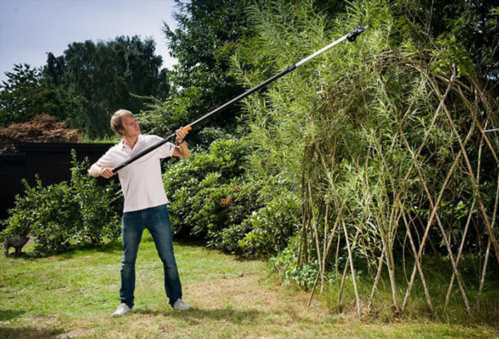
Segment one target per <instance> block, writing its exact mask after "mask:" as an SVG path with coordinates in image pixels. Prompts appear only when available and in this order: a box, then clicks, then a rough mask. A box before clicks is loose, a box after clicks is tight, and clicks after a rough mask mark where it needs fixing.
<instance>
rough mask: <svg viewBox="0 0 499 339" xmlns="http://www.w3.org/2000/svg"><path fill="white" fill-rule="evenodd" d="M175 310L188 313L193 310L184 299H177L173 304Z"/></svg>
mask: <svg viewBox="0 0 499 339" xmlns="http://www.w3.org/2000/svg"><path fill="white" fill-rule="evenodd" d="M173 308H174V309H176V310H177V311H187V310H188V309H190V308H191V305H189V304H186V303H184V302H183V300H182V299H177V301H175V303H174V304H173Z"/></svg>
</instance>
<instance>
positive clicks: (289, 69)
mask: <svg viewBox="0 0 499 339" xmlns="http://www.w3.org/2000/svg"><path fill="white" fill-rule="evenodd" d="M365 30H366V27H363V26H359V27H357V28H355V29H354V30H353V31H351V32H350V33H348V34H345V35H344V36H342V37H341V38H339V39H337V40H335V41H333V42H332V43H330V44H329V45H327V46H325V47H323V48H321V49H320V50H318V51H316V52H314V53H313V54H311V55H309V56H307V57H306V58H303V59H302V60H300V61H298V62H297V63H295V64H293V65H291V66H289V67H287V68H286V69H283V70H282V71H280V72H279V73H277V74H276V75H274V76H272V77H270V78H268V79H267V80H265V81H264V82H262V83H261V84H259V85H257V86H255V87H253V88H250V89H248V90H247V91H246V92H244V93H242V94H240V95H238V96H237V97H235V98H233V99H231V100H229V101H227V102H226V103H225V104H223V105H222V106H219V107H217V108H215V109H214V110H212V111H210V112H208V113H206V114H205V115H203V116H201V117H200V118H198V119H196V120H194V121H193V122H191V123H190V124H188V125H185V127H189V126H191V127H192V126H194V125H195V124H197V123H199V122H200V121H202V120H204V119H206V118H208V117H209V116H211V115H213V114H215V113H218V112H220V111H221V110H223V109H224V108H226V107H227V106H230V105H232V104H233V103H235V102H238V101H240V100H241V99H243V98H245V97H247V96H248V95H250V94H252V93H253V92H256V91H259V90H261V89H263V88H265V87H266V86H267V85H268V84H270V83H271V82H274V81H275V80H277V79H279V78H280V77H282V76H284V75H286V74H288V73H290V72H292V71H294V70H295V69H296V68H298V67H300V66H301V65H303V64H304V63H306V62H308V61H310V60H311V59H313V58H315V57H316V56H318V55H320V54H322V53H324V52H325V51H327V50H328V49H330V48H332V47H334V46H336V45H338V44H339V43H341V42H343V41H345V40H348V41H350V42H353V41H355V39H356V38H357V36H359V35H360V34H361V33H362V32H364V31H365ZM175 135H176V133H172V134H170V135H168V136H167V137H166V138H164V139H163V140H161V141H158V142H157V143H155V144H153V145H151V146H149V147H147V148H145V149H144V150H142V151H140V152H139V153H137V154H135V155H134V156H133V157H131V158H130V159H128V160H126V161H125V162H123V163H122V164H120V165H119V166H117V167H116V168H114V169H113V172H114V173H116V172H118V171H119V170H121V169H122V168H124V167H125V166H128V165H130V164H131V163H132V162H134V161H135V160H137V159H139V158H141V157H143V156H144V155H146V154H147V153H149V152H151V151H153V150H155V149H156V148H158V147H160V146H161V145H163V144H165V143H167V142H168V140H170V139H171V138H173V137H175Z"/></svg>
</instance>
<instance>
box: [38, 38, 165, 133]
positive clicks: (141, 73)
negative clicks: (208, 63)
mask: <svg viewBox="0 0 499 339" xmlns="http://www.w3.org/2000/svg"><path fill="white" fill-rule="evenodd" d="M154 52H155V45H154V41H153V40H144V41H142V40H141V39H140V38H139V37H137V36H133V37H124V36H121V37H117V38H116V39H114V40H112V41H109V42H98V43H95V42H93V41H90V40H87V41H85V42H75V43H72V44H70V45H69V46H68V48H67V49H66V50H65V51H64V54H63V55H62V56H60V57H57V58H56V57H54V56H53V55H51V54H49V57H48V62H47V66H46V67H45V75H46V77H47V80H48V81H49V82H50V83H52V84H54V85H59V86H64V88H65V89H66V90H67V91H68V92H70V93H72V94H74V95H75V97H76V98H77V101H78V103H79V107H82V108H83V109H82V110H76V111H71V112H68V117H69V118H70V119H71V121H72V123H73V125H75V126H77V127H80V128H83V129H84V130H85V131H86V132H87V134H89V135H90V136H103V135H106V134H108V133H109V128H108V123H109V118H110V115H111V114H112V112H113V111H114V110H116V109H118V108H128V109H130V110H132V111H134V112H138V111H140V110H141V109H142V108H143V106H144V100H143V99H141V98H140V97H142V96H156V95H158V96H160V97H164V96H166V93H160V91H161V90H162V91H165V90H167V89H168V86H167V81H168V80H167V73H165V71H163V72H160V66H161V63H162V58H161V57H160V56H157V55H155V53H154Z"/></svg>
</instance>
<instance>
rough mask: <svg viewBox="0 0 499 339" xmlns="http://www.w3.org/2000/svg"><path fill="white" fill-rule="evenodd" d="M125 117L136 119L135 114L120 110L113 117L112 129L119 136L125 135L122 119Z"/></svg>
mask: <svg viewBox="0 0 499 339" xmlns="http://www.w3.org/2000/svg"><path fill="white" fill-rule="evenodd" d="M125 116H129V117H134V115H133V113H132V112H130V111H129V110H126V109H119V110H117V111H116V112H114V114H113V116H112V117H111V128H112V129H113V131H115V132H116V133H118V134H119V135H123V122H122V118H123V117H125Z"/></svg>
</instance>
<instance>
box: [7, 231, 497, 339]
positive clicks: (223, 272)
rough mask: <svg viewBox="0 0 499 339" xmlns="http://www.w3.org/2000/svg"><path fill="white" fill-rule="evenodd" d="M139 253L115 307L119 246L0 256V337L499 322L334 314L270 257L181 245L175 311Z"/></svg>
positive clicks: (259, 332) (480, 332) (268, 334)
mask: <svg viewBox="0 0 499 339" xmlns="http://www.w3.org/2000/svg"><path fill="white" fill-rule="evenodd" d="M144 236H145V237H144V238H143V240H142V244H141V247H140V250H139V257H138V260H137V283H136V291H135V302H136V305H135V308H134V312H133V313H132V314H130V315H127V316H125V317H121V318H112V317H110V314H111V313H112V311H113V310H114V308H115V307H116V305H117V304H118V302H119V300H118V290H119V262H120V256H121V251H120V247H119V245H113V246H108V247H107V248H105V249H100V250H96V249H83V250H74V251H72V252H69V253H66V254H62V255H57V256H51V257H47V258H41V259H30V258H21V259H13V258H5V257H3V255H2V256H1V258H0V338H29V337H33V338H50V337H57V338H70V337H91V338H106V337H107V338H120V337H126V338H136V337H147V338H159V337H161V338H170V337H172V338H173V337H175V338H184V337H194V338H232V337H236V338H260V337H265V338H274V337H283V338H284V337H286V338H289V337H293V338H310V337H345V338H346V337H348V338H351V337H361V338H378V337H393V338H435V337H440V338H441V337H446V338H450V337H466V338H469V337H487V338H490V337H499V329H497V328H493V327H487V326H468V325H466V324H463V325H456V324H446V323H441V322H430V321H423V320H421V321H401V322H392V323H383V322H368V323H365V322H360V321H358V320H356V319H355V317H354V316H348V315H337V314H332V313H330V312H329V311H328V308H327V306H326V303H324V302H320V301H314V302H313V303H312V306H311V307H310V308H307V306H306V305H307V301H308V293H305V292H302V291H298V290H295V289H293V288H290V287H285V286H281V285H280V284H279V282H278V281H277V279H276V277H275V276H274V275H273V274H271V273H269V270H268V268H267V266H266V264H265V263H264V262H261V261H238V260H237V259H236V258H234V257H232V256H228V255H224V254H221V253H219V252H217V251H213V250H208V249H205V248H203V247H199V246H192V245H185V244H176V247H175V250H176V257H177V263H178V266H179V270H180V276H181V280H182V284H183V290H184V300H185V301H186V302H188V303H190V304H192V305H193V309H192V310H189V311H186V312H177V311H173V310H172V309H171V308H170V307H169V305H168V303H167V301H166V298H165V295H164V290H163V272H162V270H163V269H162V265H161V262H160V260H159V258H158V257H157V254H156V250H155V247H154V243H153V242H152V241H151V239H150V237H149V235H148V234H147V235H146V234H144Z"/></svg>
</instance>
